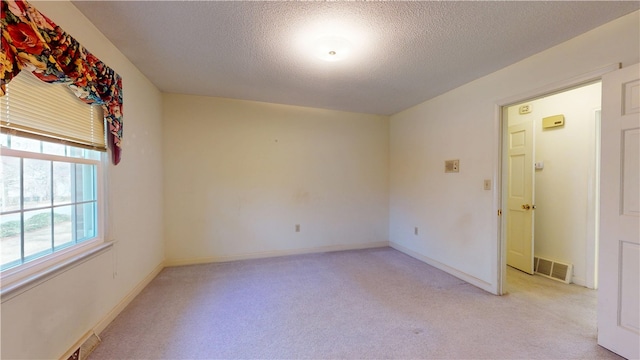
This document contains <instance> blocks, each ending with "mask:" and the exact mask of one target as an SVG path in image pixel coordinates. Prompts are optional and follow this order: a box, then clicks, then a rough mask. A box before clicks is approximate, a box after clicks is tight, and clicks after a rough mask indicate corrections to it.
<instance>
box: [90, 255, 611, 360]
mask: <svg viewBox="0 0 640 360" xmlns="http://www.w3.org/2000/svg"><path fill="white" fill-rule="evenodd" d="M508 279H509V291H510V293H509V294H508V295H505V296H501V297H499V296H494V295H491V294H489V293H486V292H484V291H482V290H480V289H478V288H476V287H474V286H472V285H469V284H467V283H465V282H463V281H461V280H459V279H457V278H455V277H453V276H451V275H448V274H446V273H444V272H442V271H440V270H437V269H435V268H433V267H431V266H429V265H426V264H424V263H422V262H420V261H418V260H415V259H413V258H411V257H409V256H407V255H404V254H402V253H400V252H398V251H396V250H393V249H391V248H380V249H369V250H358V251H345V252H335V253H324V254H312V255H300V256H291V257H281V258H271V259H260V260H247V261H238V262H232V263H222V264H205V265H193V266H183V267H173V268H167V269H164V270H163V271H162V272H161V273H160V274H159V275H158V277H157V278H156V279H154V280H153V281H152V282H151V284H150V285H149V286H148V287H147V288H145V289H144V290H143V292H142V293H141V294H140V295H139V296H138V297H137V298H136V299H135V300H134V301H133V302H132V303H131V304H130V305H129V306H128V307H127V308H126V309H125V310H124V311H123V312H122V313H121V314H120V315H119V316H118V317H117V318H116V319H115V320H114V321H113V323H112V324H111V325H110V326H109V327H108V328H107V329H106V330H105V331H104V332H103V333H102V334H101V338H102V343H101V344H100V345H99V346H98V347H97V348H96V350H95V351H94V352H93V353H92V354H91V356H90V359H92V360H98V359H161V358H162V359H220V358H222V359H255V358H260V359H273V358H278V359H338V358H340V359H434V358H437V359H442V358H455V359H463V358H464V359H498V358H507V359H516V358H517V359H572V358H573V359H621V358H620V357H618V356H617V355H615V354H613V353H611V352H609V351H607V350H605V349H603V348H601V347H599V346H598V345H596V314H595V308H596V292H595V291H592V290H588V289H585V288H582V287H579V286H575V285H565V284H562V283H559V282H556V281H553V280H550V279H546V278H543V277H540V276H529V275H526V274H524V273H520V272H518V271H516V270H512V269H509V271H508Z"/></svg>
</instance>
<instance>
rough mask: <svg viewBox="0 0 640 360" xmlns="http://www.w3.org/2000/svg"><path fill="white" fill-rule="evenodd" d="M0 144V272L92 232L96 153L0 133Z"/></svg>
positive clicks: (94, 233)
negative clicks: (0, 148)
mask: <svg viewBox="0 0 640 360" xmlns="http://www.w3.org/2000/svg"><path fill="white" fill-rule="evenodd" d="M0 145H1V146H2V152H1V153H0V160H1V161H0V263H1V265H0V267H1V268H2V269H3V270H4V269H7V268H11V267H14V266H17V265H20V264H23V263H25V262H28V261H31V260H33V259H36V258H39V257H41V256H44V255H47V254H51V253H53V252H55V251H58V250H60V249H64V248H66V247H69V246H71V245H74V244H77V243H80V242H82V241H85V240H89V239H92V238H95V237H96V236H97V232H98V231H97V224H98V223H97V202H98V194H97V169H98V166H99V165H100V161H99V159H100V153H99V152H97V151H92V150H86V149H81V148H75V147H71V146H67V145H63V144H56V143H48V142H44V141H38V140H32V139H27V138H21V137H17V136H10V135H5V134H2V135H0ZM14 150H15V151H14Z"/></svg>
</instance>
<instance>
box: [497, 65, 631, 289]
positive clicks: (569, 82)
mask: <svg viewBox="0 0 640 360" xmlns="http://www.w3.org/2000/svg"><path fill="white" fill-rule="evenodd" d="M620 68H621V64H619V63H618V64H611V65H607V66H605V67H602V68H599V69H597V70H594V71H591V72H589V73H586V74H582V75H579V76H576V77H572V78H568V79H565V80H561V81H558V82H555V83H552V84H549V85H546V86H543V87H541V88H537V89H532V90H530V91H527V92H524V93H521V94H518V95H514V96H510V97H508V98H504V99H501V100H499V101H497V102H496V103H495V107H494V109H495V110H494V113H495V122H494V127H495V131H496V132H497V139H498V140H499V141H497V144H496V146H495V148H494V151H495V159H496V163H495V164H496V165H495V169H494V179H496V183H497V184H496V191H495V193H494V206H495V208H494V210H495V213H496V214H498V215H499V216H498V219H497V222H498V224H497V226H498V238H497V242H498V246H497V249H498V256H497V259H498V263H497V264H496V266H497V271H496V275H497V279H496V284H497V294H498V295H504V294H505V293H506V291H505V285H506V269H507V239H506V234H507V231H506V226H507V222H506V221H505V216H502V215H501V214H502V210H503V209H506V200H507V197H506V193H505V192H506V191H507V186H506V184H507V183H506V179H505V176H506V175H507V173H506V171H504V169H503V164H504V161H505V157H506V156H507V154H506V151H504V144H505V142H506V138H505V137H506V129H507V125H508V124H507V123H506V122H507V117H506V115H505V109H506V108H507V107H509V106H511V105H515V104H519V103H522V102H526V101H531V100H536V99H539V98H542V97H546V96H550V95H555V94H558V93H562V92H565V91H567V90H571V89H575V88H578V87H581V86H583V85H587V84H589V83H593V82H596V81H598V80H601V79H602V75H604V74H606V73H609V72H612V71H615V70H618V69H620ZM596 221H598V220H597V219H596ZM587 248H589V245H588V244H587ZM597 254H598V249H596V256H597ZM587 266H588V267H589V269H587V271H592V272H594V273H595V263H593V262H591V261H589V262H587ZM596 276H597V275H596Z"/></svg>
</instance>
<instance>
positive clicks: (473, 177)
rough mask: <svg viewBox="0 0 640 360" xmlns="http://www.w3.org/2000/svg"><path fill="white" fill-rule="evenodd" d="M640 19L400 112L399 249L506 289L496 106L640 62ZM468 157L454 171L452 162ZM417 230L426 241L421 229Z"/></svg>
mask: <svg viewBox="0 0 640 360" xmlns="http://www.w3.org/2000/svg"><path fill="white" fill-rule="evenodd" d="M639 24H640V18H639V12H634V13H632V14H629V15H627V16H624V17H622V18H620V19H618V20H616V21H613V22H610V23H608V24H605V25H603V26H601V27H599V28H596V29H594V30H592V31H589V32H587V33H585V34H582V35H580V36H578V37H576V38H574V39H571V40H569V41H567V42H565V43H563V44H560V45H558V46H555V47H553V48H550V49H548V50H545V51H543V52H541V53H538V54H536V55H534V56H532V57H529V58H527V59H525V60H522V61H520V62H518V63H516V64H514V65H511V66H509V67H506V68H504V69H502V70H499V71H497V72H495V73H493V74H490V75H488V76H485V77H483V78H480V79H478V80H475V81H472V82H470V83H468V84H466V85H463V86H461V87H459V88H457V89H454V90H452V91H450V92H448V93H446V94H443V95H441V96H439V97H436V98H434V99H432V100H429V101H426V102H424V103H422V104H419V105H417V106H415V107H412V108H410V109H407V110H405V111H403V112H400V113H398V114H395V115H393V116H392V117H391V125H390V134H391V135H390V147H391V163H390V174H391V176H390V182H391V190H390V205H389V206H390V225H389V238H390V242H391V243H392V245H393V246H395V247H396V248H399V249H401V250H403V251H406V252H407V253H409V254H411V255H413V256H415V257H418V258H421V259H423V260H425V261H427V262H430V263H432V264H434V265H436V266H439V267H441V268H443V269H446V270H447V271H449V272H451V273H453V274H455V275H457V276H459V277H461V278H463V279H465V280H467V281H469V282H471V283H473V284H475V285H477V286H479V287H481V288H483V289H486V290H488V291H492V292H494V293H497V292H498V289H499V284H498V283H497V281H496V280H497V278H498V272H499V269H498V259H499V251H500V250H499V246H498V229H499V219H498V217H497V214H496V212H497V209H498V208H499V204H498V201H497V199H498V194H497V192H496V191H497V189H496V188H495V187H494V189H493V191H486V190H483V179H492V180H493V184H494V185H495V184H496V180H498V178H499V176H498V173H497V171H498V170H497V169H498V166H499V162H500V161H499V143H500V141H499V140H500V137H499V126H498V115H497V113H498V112H497V111H496V104H497V103H499V102H500V101H502V100H503V99H506V98H511V97H513V96H516V95H518V94H523V93H529V92H531V91H534V90H536V89H538V88H541V87H543V86H548V85H549V84H552V83H555V82H558V81H560V80H566V79H570V78H572V77H575V76H579V75H582V74H585V73H588V72H591V71H594V70H596V69H599V68H602V67H603V66H607V65H610V64H614V63H618V62H620V63H622V64H623V66H628V65H631V64H634V63H637V62H638V61H639V54H640V49H639V44H640V36H639V34H640V25H639ZM446 159H460V173H458V174H445V173H444V171H443V168H444V160H446ZM415 226H418V227H419V229H420V231H419V235H417V236H416V235H414V233H413V229H414V227H415Z"/></svg>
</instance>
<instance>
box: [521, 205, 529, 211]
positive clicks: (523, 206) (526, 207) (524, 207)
mask: <svg viewBox="0 0 640 360" xmlns="http://www.w3.org/2000/svg"><path fill="white" fill-rule="evenodd" d="M522 208H523V209H525V210H529V209H531V205H529V204H524V205H522Z"/></svg>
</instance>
